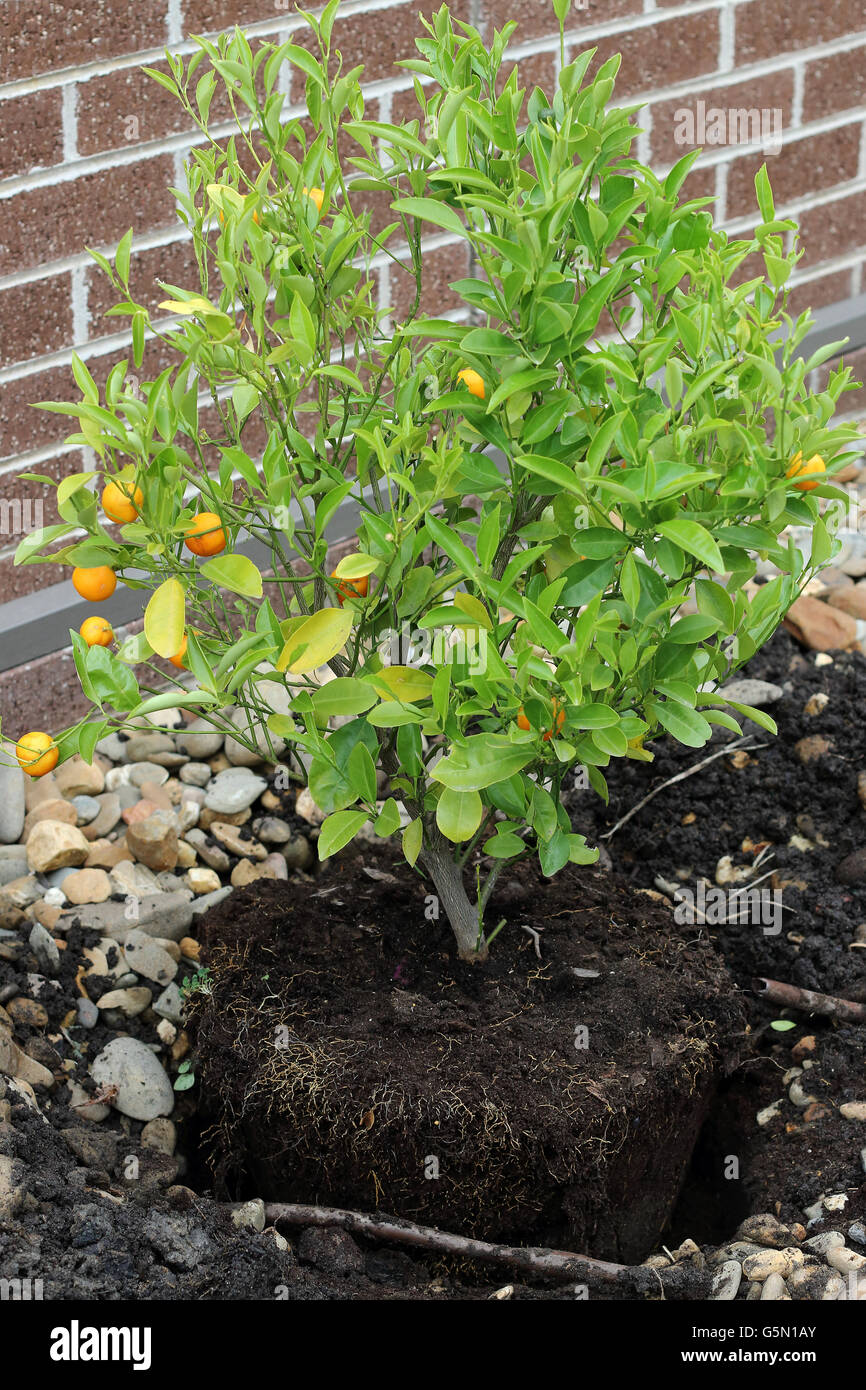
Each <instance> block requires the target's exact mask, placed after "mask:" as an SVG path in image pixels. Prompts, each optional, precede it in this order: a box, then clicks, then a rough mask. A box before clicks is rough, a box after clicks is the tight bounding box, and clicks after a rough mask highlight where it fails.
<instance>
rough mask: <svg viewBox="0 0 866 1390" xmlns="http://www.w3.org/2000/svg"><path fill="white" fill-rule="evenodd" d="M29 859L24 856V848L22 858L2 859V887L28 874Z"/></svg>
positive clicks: (0, 862)
mask: <svg viewBox="0 0 866 1390" xmlns="http://www.w3.org/2000/svg"><path fill="white" fill-rule="evenodd" d="M27 873H28V869H27V860H26V859H25V858H24V850H23V849H22V850H21V858H20V859H0V888H2V887H3V886H4V884H6V883H12V882H14V880H15V879H16V878H25V877H26V876H27Z"/></svg>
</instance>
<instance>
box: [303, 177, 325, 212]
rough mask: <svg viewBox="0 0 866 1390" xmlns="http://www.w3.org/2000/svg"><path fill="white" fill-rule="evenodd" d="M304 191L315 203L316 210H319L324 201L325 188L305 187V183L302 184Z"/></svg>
mask: <svg viewBox="0 0 866 1390" xmlns="http://www.w3.org/2000/svg"><path fill="white" fill-rule="evenodd" d="M304 192H305V193H306V195H307V197H308V198H309V199H310V200H311V201H312V202H314V203H315V204H316V208H317V209H318V211H319V212H321V211H322V204H323V203H324V201H325V190H324V188H307V186H306V184H305V185H304Z"/></svg>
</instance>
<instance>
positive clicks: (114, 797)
mask: <svg viewBox="0 0 866 1390" xmlns="http://www.w3.org/2000/svg"><path fill="white" fill-rule="evenodd" d="M127 790H128V791H131V790H132V788H127ZM88 799H89V798H88ZM93 800H94V801H95V802H96V805H97V808H98V809H97V813H96V816H95V817H94V818H93V820H91V821H90V822H88V825H87V829H86V830H85V832H84V838H85V839H86V840H101V839H103V838H104V837H105V836H106V835H110V834H111V832H112V830H113V829H114V827H115V826H116V825H117V823H118V821H119V820H120V813H121V811H122V810H123V809H124V807H123V804H122V802H121V798H120V795H119V793H118V792H102V793H101V794H100V795H99V796H96V797H94V798H93ZM133 804H134V802H133Z"/></svg>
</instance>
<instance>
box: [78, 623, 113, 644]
mask: <svg viewBox="0 0 866 1390" xmlns="http://www.w3.org/2000/svg"><path fill="white" fill-rule="evenodd" d="M78 631H79V632H80V633H81V636H82V637H83V638H84V640H85V642H86V643H87V645H88V647H110V646H111V644H112V642H113V641H114V629H113V627H112V626H111V623H110V622H109V621H108V619H107V618H97V617H93V618H85V619H84V622H83V623H82V624H81V627H80V628H79V629H78Z"/></svg>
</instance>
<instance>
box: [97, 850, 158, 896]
mask: <svg viewBox="0 0 866 1390" xmlns="http://www.w3.org/2000/svg"><path fill="white" fill-rule="evenodd" d="M109 878H110V880H111V883H112V886H113V889H114V891H115V892H116V893H125V894H128V895H129V896H130V897H133V898H143V897H146V896H147V895H148V894H155V893H160V892H161V891H162V889H161V888H160V886H159V879H158V878H157V877H156V874H155V873H154V872H153V870H152V869H148V868H147V867H146V866H145V865H144V864H134V863H133V862H132V860H131V859H122V860H121V861H120V863H119V864H115V866H114V868H113V869H112V870H111V871H110V873H109Z"/></svg>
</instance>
